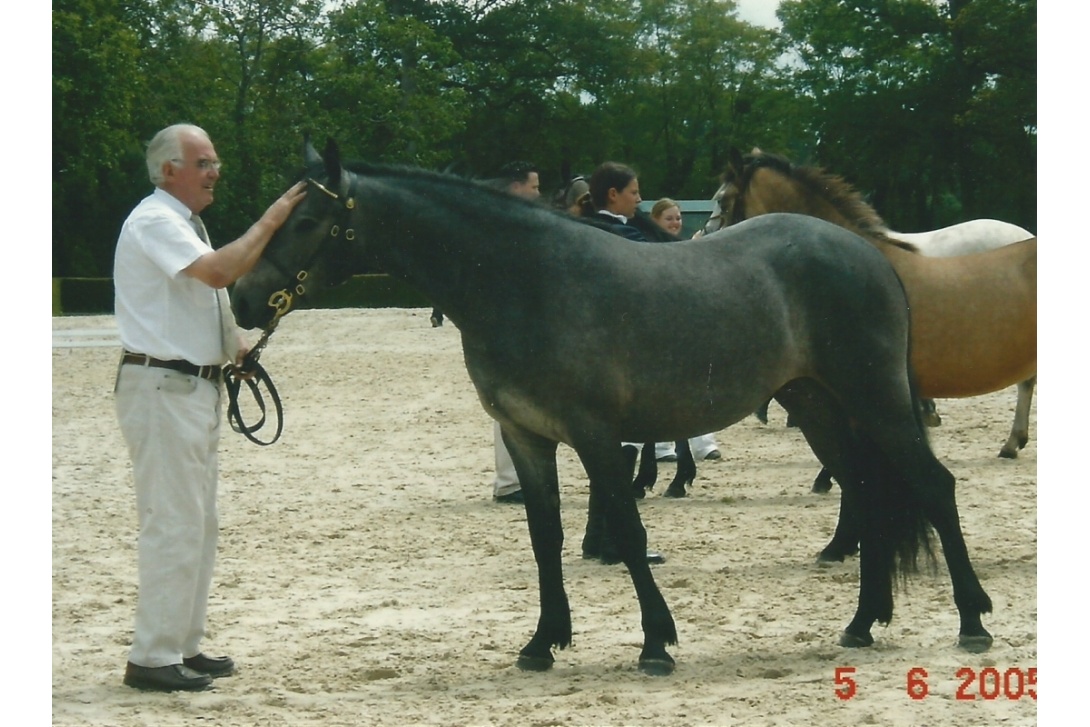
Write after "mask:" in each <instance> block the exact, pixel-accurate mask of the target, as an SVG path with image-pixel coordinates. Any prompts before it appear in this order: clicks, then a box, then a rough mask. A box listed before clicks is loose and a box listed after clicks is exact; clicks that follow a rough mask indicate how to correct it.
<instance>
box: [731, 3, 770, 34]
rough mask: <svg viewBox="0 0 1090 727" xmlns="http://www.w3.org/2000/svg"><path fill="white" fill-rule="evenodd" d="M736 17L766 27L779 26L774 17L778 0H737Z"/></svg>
mask: <svg viewBox="0 0 1090 727" xmlns="http://www.w3.org/2000/svg"><path fill="white" fill-rule="evenodd" d="M737 2H738V17H739V18H741V19H742V20H744V21H746V22H747V23H753V24H754V25H763V26H764V27H766V28H778V27H780V21H779V20H777V19H776V8H777V7H779V5H780V0H737Z"/></svg>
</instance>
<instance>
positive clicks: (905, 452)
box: [841, 392, 992, 652]
mask: <svg viewBox="0 0 1090 727" xmlns="http://www.w3.org/2000/svg"><path fill="white" fill-rule="evenodd" d="M859 401H860V402H862V405H861V406H860V407H859V408H858V409H857V411H856V412H855V413H856V414H857V416H858V417H859V418H860V426H861V427H863V428H865V429H866V431H867V434H868V437H869V439H870V440H873V441H874V442H875V444H876V445H877V447H878V449H879V450H880V451H881V454H880V455H876V456H875V457H874V458H873V460H872V461H873V462H877V463H878V466H880V467H881V471H879V472H878V473H877V474H876V475H875V477H874V480H875V482H876V483H877V484H878V486H877V487H868V488H867V490H866V491H865V493H866V496H867V497H868V498H874V501H875V503H876V504H875V505H874V506H873V507H875V508H877V509H876V510H875V512H877V513H879V514H880V515H882V517H886V518H888V519H889V523H890V524H889V525H886V526H882V527H881V529H877V530H875V532H874V533H873V534H871V537H872V538H877V539H888V538H890V537H893V538H894V540H893V548H894V551H895V553H896V555H897V558H896V560H895V562H894V563H893V564H892V566H893V568H894V569H895V570H900V571H901V572H902V573H905V572H909V571H911V570H913V569H915V566H916V554H917V552H918V550H919V548H920V546H921V545H926V544H927V535H928V531H927V530H926V528H923V527H922V522H921V516H922V518H924V519H925V520H926V522H929V523H930V524H931V527H933V528H934V530H935V532H937V533H938V536H939V540H940V542H941V543H942V551H943V555H944V557H945V559H946V565H947V569H948V570H949V571H950V579H951V581H952V583H953V588H954V603H955V604H956V605H957V609H958V614H959V617H960V619H961V628H960V630H959V635H958V642H959V644H960V645H961V647H962V648H964V649H966V650H967V651H973V652H980V651H985V650H987V649H988V648H989V647H990V646H991V643H992V636H991V634H989V633H988V631H987V630H986V629H985V628H984V625H983V623H981V615H982V614H985V613H990V612H991V610H992V602H991V599H990V598H988V594H987V593H985V591H984V588H983V587H982V586H981V585H980V580H979V579H978V578H977V575H976V572H975V571H974V569H973V565H972V562H971V561H970V560H969V549H968V547H967V546H966V544H965V536H964V534H963V533H962V532H961V521H960V516H959V515H958V507H957V500H956V498H955V493H954V486H955V480H954V476H953V475H952V474H951V473H950V471H949V470H947V469H946V467H944V466H943V465H942V463H941V462H939V461H938V459H937V458H936V457H935V455H934V453H933V452H932V451H931V448H930V447H929V446H928V444H927V433H926V430H925V429H924V428H923V426H922V422H920V421H919V419H918V418H915V417H914V416H913V415H916V414H917V412H915V411H914V410H913V409H912V408H911V407H910V405H908V404H905V403H904V402H898V401H896V400H893V399H891V398H889V397H882V396H881V395H880V394H879V393H877V392H869V393H867V394H866V395H864V396H863V397H861V398H860V399H859ZM899 403H901V404H902V405H901V406H898V404H899ZM899 411H900V412H902V413H901V414H900V415H898V412H899ZM843 484H844V483H843V482H841V486H842V487H843ZM867 538H868V532H867V530H866V528H864V531H863V537H862V538H861V541H860V558H862V557H863V555H864V553H865V552H866V549H867ZM929 552H930V551H929ZM860 590H861V592H862V584H861V587H860Z"/></svg>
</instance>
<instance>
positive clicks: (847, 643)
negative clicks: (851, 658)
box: [840, 631, 874, 649]
mask: <svg viewBox="0 0 1090 727" xmlns="http://www.w3.org/2000/svg"><path fill="white" fill-rule="evenodd" d="M873 644H874V637H873V636H871V635H870V634H864V635H863V636H856V635H855V634H849V633H848V632H847V631H845V632H843V633H842V634H840V645H841V646H843V647H844V648H846V649H865V648H867V647H868V646H872V645H873Z"/></svg>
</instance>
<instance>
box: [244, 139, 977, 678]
mask: <svg viewBox="0 0 1090 727" xmlns="http://www.w3.org/2000/svg"><path fill="white" fill-rule="evenodd" d="M305 156H306V163H307V168H308V169H307V173H306V177H307V179H309V182H310V184H309V191H308V194H307V197H306V199H305V200H304V201H303V202H302V203H300V204H299V205H298V206H297V207H296V208H295V210H294V211H293V213H292V215H291V217H290V218H289V219H288V220H287V221H286V222H285V224H284V225H283V227H282V228H281V229H280V230H279V231H278V232H277V234H276V236H275V237H274V238H273V240H272V241H271V242H270V243H269V246H268V248H267V249H266V251H265V253H264V255H263V257H262V259H261V260H260V261H259V262H258V264H257V265H256V266H255V267H254V269H253V270H252V271H251V272H250V273H249V274H248V275H246V276H244V277H243V278H242V279H241V280H239V282H238V283H237V286H236V288H235V291H234V296H233V297H234V305H235V313H236V315H237V317H238V320H239V322H240V324H242V325H243V326H245V327H258V326H266V325H274V324H275V322H276V321H280V320H281V316H283V315H284V314H285V313H287V312H288V311H290V310H291V309H292V306H293V305H295V304H296V302H297V300H298V298H299V297H300V296H307V295H310V293H311V292H312V291H313V289H314V288H320V287H322V286H325V285H334V284H337V283H340V282H342V281H344V280H345V279H347V277H348V276H350V275H351V274H352V273H353V272H354V271H355V270H356V269H357V268H358V266H360V265H362V264H365V263H370V264H378V265H379V266H380V267H381V268H383V269H385V270H386V272H388V273H389V274H390V275H392V276H395V277H397V278H400V279H403V280H405V281H407V282H409V283H410V284H412V285H414V286H415V287H417V288H418V289H419V290H421V291H422V292H423V293H425V294H427V295H428V297H429V298H430V299H431V300H432V301H434V302H435V303H436V304H437V305H439V306H440V307H441V308H442V309H443V311H444V312H446V313H447V314H448V315H449V316H450V318H451V320H452V321H453V322H454V323H455V324H456V325H457V327H458V330H459V332H460V334H461V337H462V346H463V351H464V357H465V363H466V368H467V370H468V373H469V376H470V378H471V380H472V381H473V384H474V386H475V388H476V390H477V393H478V396H479V398H480V401H481V404H482V406H483V407H484V408H485V410H486V411H487V412H488V413H489V414H490V415H491V416H493V417H494V418H496V419H497V420H498V421H499V422H500V424H501V426H502V431H503V437H504V441H505V442H506V443H507V446H508V449H509V450H510V453H511V457H512V459H513V460H514V463H515V469H516V470H517V472H518V475H519V481H520V483H521V485H522V489H523V492H524V495H525V508H526V518H527V523H528V526H529V530H530V540H531V544H532V547H533V552H534V558H535V561H536V563H537V567H538V579H539V588H540V614H539V618H538V622H537V628H536V630H535V632H534V635H533V637H532V638H531V639H530V641H529V643H527V644H526V645H525V646H524V647H523V648H522V649H521V651H520V652H519V656H518V661H517V664H518V666H520V667H521V668H523V669H528V670H546V669H549V668H550V667H551V666H552V665H553V663H554V655H553V648H554V647H556V648H560V649H563V648H565V647H567V646H569V645H570V644H571V640H572V622H571V612H570V608H569V602H568V597H567V594H566V592H565V588H564V579H563V568H562V559H561V552H562V544H563V531H562V525H561V519H560V499H559V498H560V490H559V483H558V480H557V462H556V452H557V446H558V443H559V442H564V443H566V444H568V445H569V446H571V447H572V448H573V449H574V450H575V452H576V453H577V455H578V457H579V459H580V461H581V462H582V464H583V467H584V468H585V469H586V472H587V473H588V475H589V478H590V498H589V510H590V517H588V523H594V522H596V521H597V518H596V517H595V513H602V514H604V520H605V521H606V522H607V523H608V526H609V527H610V528H612V529H613V532H614V533H615V534H616V539H617V541H618V544H619V548H620V551H621V552H620V556H621V558H622V560H623V562H624V564H625V565H626V566H627V568H628V572H629V573H630V575H631V578H632V581H633V584H634V586H635V591H636V595H637V598H638V600H639V604H640V610H641V614H642V620H641V623H642V626H643V637H644V642H643V648H642V651H641V653H640V657H639V666H640V668H641V669H642V670H643V671H645V672H647V673H649V674H668V673H670V672H672V671H673V668H674V660H673V658H672V657H671V656H670V654H669V653H668V651H667V648H666V647H667V646H668V645H670V644H675V643H677V630H676V627H675V624H674V620H673V617H672V616H671V614H670V610H669V608H668V607H667V605H666V601H665V599H664V598H663V597H662V594H661V592H660V591H659V588H658V586H657V585H656V583H655V580H654V577H653V576H652V573H651V569H650V567H649V566H648V564H647V562H646V545H647V534H646V531H645V530H644V527H643V524H642V523H641V521H640V516H639V510H638V509H637V503H636V500H635V499H634V498H633V497H632V495H631V492H630V489H629V488H630V486H631V485H630V480H629V476H630V473H629V472H626V468H625V462H624V455H623V453H622V447H621V442H623V441H633V442H654V441H665V440H678V439H682V438H687V437H689V436H693V435H696V434H701V433H703V432H709V431H717V430H719V429H722V428H724V427H726V426H728V425H730V424H731V423H733V422H736V421H739V420H740V419H742V418H744V417H745V416H747V415H748V414H749V413H750V412H752V411H753V410H754V408H755V407H756V406H757V404H759V403H760V402H761V401H762V400H763V399H764V398H766V397H767V396H769V395H772V394H775V395H776V397H777V399H778V401H779V402H780V403H781V404H782V405H783V406H784V407H785V408H787V409H788V411H790V412H791V413H792V414H793V415H795V417H796V419H797V420H798V422H799V426H800V427H801V429H802V431H803V432H804V433H805V435H806V437H807V439H808V441H809V442H810V445H811V447H812V448H813V449H814V451H815V453H816V454H817V455H818V457H819V459H820V460H821V461H822V462H823V463H825V464H826V465H828V466H829V467H830V468H831V470H832V471H833V472H834V474H835V475H836V477H837V479H838V481H839V482H840V483H841V487H842V489H843V491H844V493H845V497H846V498H851V499H852V501H853V502H854V503H856V505H857V508H858V514H859V522H860V525H861V531H860V541H861V546H860V559H859V561H860V587H859V598H858V606H857V610H856V613H855V616H854V618H853V619H852V620H851V622H850V623H849V624H848V625H847V627H846V629H845V632H844V634H843V635H842V637H841V643H842V644H844V645H846V646H867V645H870V644H871V643H873V637H872V636H871V633H870V632H871V628H872V626H873V624H874V623H875V622H876V621H879V622H883V623H886V622H889V621H890V619H891V618H892V616H893V596H892V588H893V579H894V577H895V575H896V574H897V573H899V572H900V573H904V572H907V571H910V570H912V569H913V567H914V566H915V565H916V562H917V556H918V555H919V554H920V553H921V552H923V553H926V554H928V555H930V554H931V552H932V551H931V549H930V545H929V543H930V540H929V533H930V532H931V530H930V528H931V527H933V528H934V529H935V531H937V532H938V535H939V538H940V540H941V542H942V550H943V554H944V556H945V558H946V562H947V564H948V566H949V572H950V575H951V580H952V582H953V590H954V602H955V604H956V606H957V609H958V611H959V614H960V618H961V626H960V643H961V645H962V646H963V647H964V648H966V649H970V650H984V649H987V648H988V647H989V646H990V644H991V636H990V635H989V634H988V632H987V630H985V628H984V626H983V624H982V623H981V615H982V614H983V613H987V612H990V611H991V601H990V599H989V598H988V596H987V594H986V593H985V592H984V589H983V588H982V587H981V585H980V582H979V580H978V579H977V576H976V574H975V572H974V570H973V566H972V564H971V563H970V559H969V555H968V550H967V548H966V544H965V540H964V537H963V534H962V532H961V526H960V520H959V516H958V512H957V504H956V502H955V498H954V477H953V475H951V474H950V472H949V471H948V470H947V469H946V468H945V467H944V466H943V465H942V464H941V463H940V462H939V461H938V460H937V459H936V457H935V456H934V454H933V453H932V452H931V449H930V447H929V446H928V444H927V435H926V430H925V428H924V427H923V424H922V422H921V421H920V420H919V417H918V415H917V413H916V410H915V407H914V404H913V401H914V391H913V388H912V387H913V384H912V377H911V375H910V372H909V361H908V336H909V333H908V329H909V322H908V314H907V303H906V300H905V295H904V291H903V289H902V286H901V284H900V281H899V280H898V279H897V276H896V275H895V273H894V272H893V269H892V268H891V267H890V265H889V264H888V263H887V262H886V260H885V259H884V258H883V257H882V256H881V255H880V254H878V253H877V252H876V251H875V250H874V248H873V247H871V246H870V245H868V244H867V243H866V242H864V241H863V240H861V239H859V238H858V237H857V236H856V235H853V234H851V233H849V232H847V231H845V230H843V229H841V228H838V227H836V226H834V225H831V224H829V223H826V222H823V221H821V220H817V219H813V218H810V217H804V216H799V215H773V216H768V217H765V218H763V219H760V220H754V221H752V222H748V223H746V224H743V225H738V226H736V227H734V228H732V229H730V230H726V231H723V232H721V233H718V234H715V235H709V236H707V237H705V238H703V239H700V240H692V241H685V242H679V243H675V244H671V245H647V244H642V243H636V242H631V241H628V240H625V239H623V238H621V237H618V236H616V235H612V234H610V233H608V232H604V231H602V230H599V229H596V228H593V227H590V226H587V225H582V224H580V223H578V222H576V221H574V220H571V219H568V218H566V217H565V216H564V215H562V214H559V213H556V212H553V211H551V210H547V209H544V208H543V207H541V206H540V205H534V204H532V203H528V202H526V201H524V200H520V199H516V198H513V197H511V196H510V195H506V194H504V193H502V192H494V191H492V190H489V189H487V188H484V187H483V186H481V185H479V184H475V183H473V182H470V181H467V180H463V179H459V178H455V177H449V176H444V175H437V174H433V173H429V172H424V171H421V170H411V169H401V168H389V167H374V166H364V165H353V166H352V167H351V168H350V169H346V168H344V167H342V164H341V160H340V156H339V152H338V148H337V146H336V144H335V143H333V142H332V141H330V142H329V144H327V146H326V149H325V152H324V159H323V158H322V157H320V156H319V155H318V154H317V153H316V152H315V151H314V149H313V148H311V147H310V146H309V144H308V145H307V152H306V155H305ZM423 211H427V214H422V212H423ZM670 338H672V339H674V340H677V341H678V346H676V347H663V346H662V345H660V344H661V342H662V341H664V340H667V339H670ZM678 351H684V352H685V355H678ZM694 382H700V383H699V384H695V383H694ZM929 526H930V527H929ZM599 536H600V533H592V532H590V529H589V526H588V532H587V533H586V537H585V538H584V549H585V550H588V549H589V551H588V552H590V553H592V554H593V551H594V549H595V548H596V547H598V545H597V543H598V542H599V541H598V537H599ZM932 557H933V556H932Z"/></svg>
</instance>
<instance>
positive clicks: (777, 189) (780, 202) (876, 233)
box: [746, 172, 890, 240]
mask: <svg viewBox="0 0 1090 727" xmlns="http://www.w3.org/2000/svg"><path fill="white" fill-rule="evenodd" d="M758 181H760V182H761V184H760V185H759V186H758V185H756V184H754V183H753V182H758ZM753 182H751V184H750V186H749V195H750V200H747V203H746V204H747V209H760V210H762V211H763V212H794V213H796V214H801V215H809V216H810V217H818V218H820V219H823V220H825V221H826V222H832V223H833V224H834V225H838V226H839V227H843V228H845V229H846V230H850V231H852V232H854V233H855V234H857V235H859V236H860V237H865V238H868V239H874V238H878V239H883V240H884V239H887V238H888V236H889V234H890V230H889V229H888V228H886V227H885V225H882V224H875V222H874V221H873V220H860V219H857V218H856V217H855V216H854V215H849V214H848V213H847V212H845V211H844V209H842V208H841V206H840V205H839V204H837V203H836V202H834V201H833V200H830V199H828V198H827V197H825V196H823V195H821V194H815V193H813V192H812V191H809V190H807V189H805V188H803V186H802V185H801V183H800V182H798V181H796V180H794V179H789V178H786V177H783V176H780V175H777V174H772V173H771V172H770V173H769V175H768V177H767V178H765V179H763V180H758V179H754V180H753ZM874 217H875V220H877V219H878V216H877V214H875V215H874Z"/></svg>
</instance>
